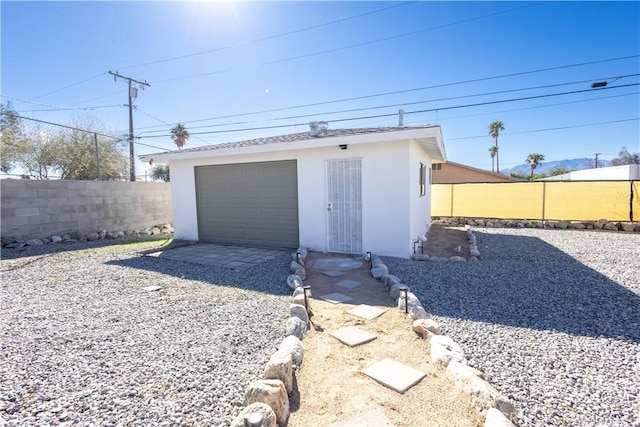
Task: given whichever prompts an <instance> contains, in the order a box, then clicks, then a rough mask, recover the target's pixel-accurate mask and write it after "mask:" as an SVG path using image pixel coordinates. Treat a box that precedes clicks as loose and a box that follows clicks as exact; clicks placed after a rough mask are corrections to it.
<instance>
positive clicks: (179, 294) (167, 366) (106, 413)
mask: <svg viewBox="0 0 640 427" xmlns="http://www.w3.org/2000/svg"><path fill="white" fill-rule="evenodd" d="M123 248H125V249H123ZM51 251H54V252H53V253H52V252H51ZM16 255H19V257H17V258H16ZM12 258H14V259H12ZM289 262H290V254H283V256H282V257H281V258H276V259H274V260H272V261H270V262H268V263H265V264H262V265H260V266H258V267H255V268H251V269H248V270H244V271H233V270H227V269H221V268H215V267H210V266H204V265H197V264H190V263H183V262H179V261H171V260H166V259H159V258H154V257H142V256H139V255H137V254H136V253H135V252H133V251H132V249H126V247H123V246H119V245H118V246H108V247H104V246H103V247H101V244H100V243H74V244H69V245H66V244H65V245H57V246H54V245H48V246H46V247H34V248H28V249H27V250H26V251H23V252H21V253H19V254H16V252H13V251H9V250H5V249H3V250H2V261H1V263H0V267H1V269H2V282H1V285H0V341H1V346H2V347H1V353H0V425H8V426H25V425H78V426H95V425H101V426H110V425H112V426H116V425H131V426H143V425H144V426H148V425H189V426H193V425H207V426H222V425H229V424H230V422H231V421H232V419H233V418H234V416H235V415H237V414H238V413H239V412H240V410H241V409H242V403H243V402H242V401H243V396H244V392H245V390H246V387H247V385H248V384H249V383H250V382H251V381H252V380H254V379H257V378H260V376H261V374H262V369H263V368H264V365H265V363H266V361H267V360H268V357H269V355H270V354H271V353H273V351H275V346H276V345H277V344H278V343H279V342H280V340H281V339H282V338H283V337H284V324H285V320H286V318H287V313H288V295H289V293H290V292H289V288H288V286H287V284H286V277H287V275H288V274H289V272H288V264H289ZM151 285H158V286H160V287H161V290H159V291H155V292H145V291H143V290H142V288H143V287H146V286H151Z"/></svg>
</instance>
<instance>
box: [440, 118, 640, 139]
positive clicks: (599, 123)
mask: <svg viewBox="0 0 640 427" xmlns="http://www.w3.org/2000/svg"><path fill="white" fill-rule="evenodd" d="M636 120H640V117H633V118H629V119H620V120H610V121H608V122H597V123H586V124H582V125H572V126H558V127H554V128H546V129H531V130H523V131H520V132H509V135H520V134H523V133H536V132H548V131H552V130H562V129H574V128H582V127H588V126H599V125H609V124H613V123H624V122H632V121H636ZM486 137H487V135H478V136H461V137H458V138H447V141H455V140H460V139H476V138H486Z"/></svg>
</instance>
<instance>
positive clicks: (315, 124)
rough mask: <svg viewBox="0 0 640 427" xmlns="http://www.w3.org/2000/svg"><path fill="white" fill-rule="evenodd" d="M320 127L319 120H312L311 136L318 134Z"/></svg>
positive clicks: (310, 126)
mask: <svg viewBox="0 0 640 427" xmlns="http://www.w3.org/2000/svg"><path fill="white" fill-rule="evenodd" d="M318 127H320V126H319V125H318V122H311V123H309V129H310V130H309V134H310V135H311V136H318Z"/></svg>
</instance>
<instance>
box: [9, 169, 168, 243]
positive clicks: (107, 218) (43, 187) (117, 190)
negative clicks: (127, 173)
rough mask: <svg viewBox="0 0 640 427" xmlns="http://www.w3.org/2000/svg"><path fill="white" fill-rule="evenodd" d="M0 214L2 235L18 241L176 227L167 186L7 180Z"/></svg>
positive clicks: (109, 182) (166, 184) (163, 184)
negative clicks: (65, 234) (168, 225)
mask: <svg viewBox="0 0 640 427" xmlns="http://www.w3.org/2000/svg"><path fill="white" fill-rule="evenodd" d="M0 211H1V223H0V225H1V230H0V235H1V236H2V237H6V238H12V239H28V238H46V237H49V236H52V235H61V234H64V233H74V232H78V233H88V232H95V231H100V230H107V231H127V230H136V229H141V228H145V227H150V226H152V225H157V224H170V223H172V222H173V216H172V211H171V187H170V185H169V184H168V183H164V182H162V183H160V182H111V181H66V180H60V181H33V180H13V179H2V180H0Z"/></svg>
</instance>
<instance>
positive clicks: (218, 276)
mask: <svg viewBox="0 0 640 427" xmlns="http://www.w3.org/2000/svg"><path fill="white" fill-rule="evenodd" d="M475 233H476V236H477V238H478V243H479V247H480V251H481V253H482V260H481V261H480V262H476V263H471V262H468V263H438V262H415V261H408V260H403V259H397V258H384V259H383V260H384V262H385V264H387V265H388V266H389V270H390V273H391V274H395V275H397V276H398V277H400V278H401V279H402V280H403V282H404V283H406V284H407V285H409V286H410V287H411V289H412V291H413V292H414V293H416V295H417V296H418V297H419V298H420V300H421V301H422V304H423V305H424V307H425V308H426V309H427V311H429V312H430V313H431V314H432V315H433V317H434V318H435V319H437V320H438V321H439V322H441V324H442V326H443V329H444V332H445V333H446V334H447V335H449V336H451V337H452V338H453V339H454V340H456V341H457V342H458V343H460V344H461V345H462V347H463V348H464V350H465V351H466V355H467V358H468V359H469V362H470V364H471V365H473V366H475V367H477V368H479V369H480V370H482V371H484V372H485V373H486V376H487V379H488V380H489V381H490V382H491V383H492V384H493V385H494V386H495V387H496V388H498V389H499V390H500V391H502V392H503V393H504V394H506V395H507V396H509V397H510V398H512V399H513V400H514V402H515V403H516V406H517V407H518V408H519V409H520V410H521V416H520V419H519V424H520V425H522V426H566V425H572V426H640V403H639V402H640V401H639V399H638V396H639V395H640V235H638V234H624V233H616V232H591V231H572V230H533V229H520V230H519V229H491V230H489V229H487V230H484V229H477V230H476V231H475ZM154 245H156V246H157V245H158V243H153V242H143V243H135V244H122V243H118V244H115V245H112V246H105V245H104V244H96V243H74V244H69V245H66V244H65V245H64V246H60V245H57V246H54V245H48V246H44V247H33V248H28V249H27V250H25V251H23V252H13V251H11V250H5V249H3V250H2V261H1V262H0V270H1V271H2V273H1V274H2V281H1V285H0V340H1V345H2V348H1V353H0V425H9V426H18V425H20V426H23V425H87V426H89V425H101V426H107V425H114V426H115V425H132V426H135V425H206V426H218V425H228V424H229V422H230V421H231V420H232V419H233V417H234V416H235V415H236V414H238V413H239V412H240V409H241V406H242V400H243V395H244V391H245V390H246V387H247V385H248V384H249V382H250V381H252V380H253V379H257V378H259V377H260V375H261V373H262V370H263V368H264V365H265V363H266V361H267V359H268V357H269V356H270V355H271V354H272V353H273V352H274V351H275V348H276V345H277V344H278V343H279V342H280V340H281V339H282V337H283V334H284V323H285V320H286V316H287V313H288V303H289V299H290V297H289V295H290V289H289V288H288V287H287V285H286V280H285V279H286V276H287V275H288V274H289V271H288V265H289V262H290V260H291V257H290V254H288V253H284V254H283V255H282V257H281V258H276V259H274V260H272V261H270V262H267V263H265V264H262V265H260V266H257V267H253V268H250V269H247V270H240V271H233V270H227V269H223V268H215V267H211V266H204V265H198V264H191V263H185V262H180V261H172V260H167V259H161V258H154V257H143V256H140V255H138V254H137V251H139V250H141V249H145V248H149V247H152V246H154ZM152 285H158V286H160V287H161V289H160V290H159V291H155V292H146V291H144V290H143V289H142V288H143V287H146V286H152ZM407 327H409V323H407ZM425 357H428V355H427V352H425ZM301 392H302V393H304V391H301ZM407 410H408V411H410V410H411V408H407ZM295 427H298V426H295ZM303 427H304V426H303ZM314 427H315V426H314ZM416 427H417V426H416Z"/></svg>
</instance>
